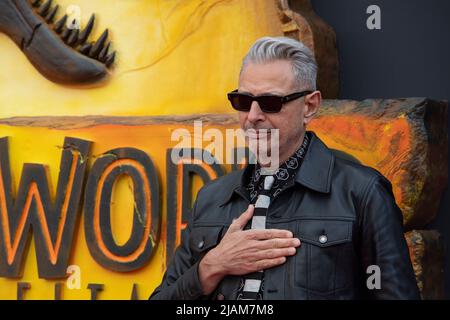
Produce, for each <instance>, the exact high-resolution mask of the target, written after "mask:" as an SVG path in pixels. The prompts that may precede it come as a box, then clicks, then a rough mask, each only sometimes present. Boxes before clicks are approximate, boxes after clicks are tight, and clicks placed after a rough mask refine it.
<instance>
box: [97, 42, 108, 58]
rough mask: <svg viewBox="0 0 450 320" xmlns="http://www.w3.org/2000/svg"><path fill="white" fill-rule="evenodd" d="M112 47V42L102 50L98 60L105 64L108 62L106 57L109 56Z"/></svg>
mask: <svg viewBox="0 0 450 320" xmlns="http://www.w3.org/2000/svg"><path fill="white" fill-rule="evenodd" d="M110 46H111V42H108V44H107V45H106V47H104V48H103V49H102V51H100V53H99V55H98V60H99V61H101V62H105V61H106V57H107V56H108V50H109V47H110Z"/></svg>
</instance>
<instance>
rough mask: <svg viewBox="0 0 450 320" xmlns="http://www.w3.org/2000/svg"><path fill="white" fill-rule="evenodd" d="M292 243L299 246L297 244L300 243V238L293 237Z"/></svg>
mask: <svg viewBox="0 0 450 320" xmlns="http://www.w3.org/2000/svg"><path fill="white" fill-rule="evenodd" d="M294 244H295V245H296V246H299V245H300V240H299V239H297V238H295V239H294Z"/></svg>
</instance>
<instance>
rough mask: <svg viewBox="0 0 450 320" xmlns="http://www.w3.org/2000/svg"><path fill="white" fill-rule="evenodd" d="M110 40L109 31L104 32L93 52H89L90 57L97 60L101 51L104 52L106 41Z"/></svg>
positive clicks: (92, 49) (93, 47)
mask: <svg viewBox="0 0 450 320" xmlns="http://www.w3.org/2000/svg"><path fill="white" fill-rule="evenodd" d="M107 38H108V29H106V30H105V31H103V33H102V35H101V36H100V38H98V40H97V42H96V43H95V44H94V45H93V46H92V48H91V51H89V56H90V57H91V58H96V57H97V56H98V54H99V53H100V51H102V49H103V46H104V45H105V41H106V39H107Z"/></svg>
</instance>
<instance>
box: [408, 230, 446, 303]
mask: <svg viewBox="0 0 450 320" xmlns="http://www.w3.org/2000/svg"><path fill="white" fill-rule="evenodd" d="M405 238H406V242H407V243H408V247H409V254H410V257H411V262H412V265H413V269H414V273H415V275H416V280H417V285H418V287H419V290H420V293H421V296H422V299H434V300H435V299H444V263H443V261H444V248H443V243H442V241H441V239H440V235H439V232H437V231H436V230H412V231H410V232H407V233H406V234H405Z"/></svg>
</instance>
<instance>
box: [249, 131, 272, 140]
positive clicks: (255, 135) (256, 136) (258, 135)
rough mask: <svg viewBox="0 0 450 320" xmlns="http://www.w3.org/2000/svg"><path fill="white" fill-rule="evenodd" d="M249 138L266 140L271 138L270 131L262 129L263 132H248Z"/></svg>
mask: <svg viewBox="0 0 450 320" xmlns="http://www.w3.org/2000/svg"><path fill="white" fill-rule="evenodd" d="M246 135H247V137H249V138H250V139H264V138H268V137H270V129H262V130H254V129H251V130H247V131H246Z"/></svg>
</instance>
